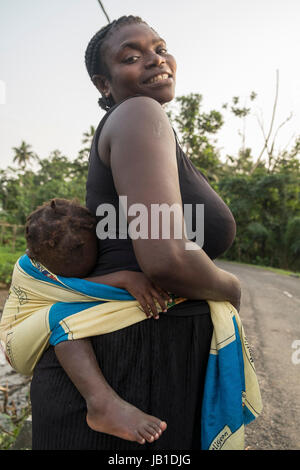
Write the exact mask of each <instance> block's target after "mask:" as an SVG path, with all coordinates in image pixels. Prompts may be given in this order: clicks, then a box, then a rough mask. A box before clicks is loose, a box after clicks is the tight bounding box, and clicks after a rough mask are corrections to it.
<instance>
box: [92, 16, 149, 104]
mask: <svg viewBox="0 0 300 470" xmlns="http://www.w3.org/2000/svg"><path fill="white" fill-rule="evenodd" d="M132 23H135V24H140V23H144V24H147V23H146V22H145V21H143V20H142V19H141V18H140V17H139V16H133V15H129V16H121V17H120V18H118V19H117V20H114V21H112V22H111V23H109V24H108V25H106V26H104V27H103V28H101V29H100V30H99V31H98V32H97V33H96V34H95V35H94V36H93V37H92V39H91V40H90V42H89V44H88V46H87V49H86V51H85V65H86V68H87V71H88V74H89V76H90V78H91V79H92V80H93V76H94V75H104V76H105V77H106V78H107V79H108V80H110V79H111V76H110V73H109V70H108V67H107V65H106V64H105V61H104V54H103V44H104V42H105V41H106V39H107V38H108V37H109V36H110V35H111V34H112V32H113V31H114V30H115V29H117V28H119V27H120V26H123V25H128V24H132ZM98 103H99V106H101V108H102V109H105V111H108V110H109V109H110V108H111V107H112V106H113V105H114V104H115V102H114V99H113V97H112V96H111V95H110V96H108V97H105V96H104V97H102V98H99V100H98Z"/></svg>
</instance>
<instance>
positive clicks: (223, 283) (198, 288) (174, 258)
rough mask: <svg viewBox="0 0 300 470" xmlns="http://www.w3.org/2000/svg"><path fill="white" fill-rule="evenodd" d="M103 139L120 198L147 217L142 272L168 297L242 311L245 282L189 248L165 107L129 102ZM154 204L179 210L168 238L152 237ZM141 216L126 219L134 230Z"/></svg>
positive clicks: (137, 246)
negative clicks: (133, 224) (213, 302)
mask: <svg viewBox="0 0 300 470" xmlns="http://www.w3.org/2000/svg"><path fill="white" fill-rule="evenodd" d="M129 116H130V118H129ZM103 134H104V135H105V137H104V138H105V139H106V141H107V144H108V146H109V149H110V159H109V164H110V167H111V170H112V174H113V178H114V183H115V187H116V190H117V192H118V194H119V196H127V208H128V209H129V208H131V210H133V209H134V208H136V209H138V207H137V206H134V204H142V206H140V207H143V208H144V214H148V216H147V218H146V219H144V227H143V230H144V238H137V239H132V243H133V248H134V252H135V255H136V258H137V261H138V263H139V265H140V267H141V269H142V271H143V272H144V273H145V274H146V276H148V277H149V278H150V279H151V280H152V281H153V282H154V283H155V284H157V285H159V286H160V287H161V288H162V289H164V290H166V291H168V292H173V293H174V294H177V295H179V296H182V297H186V298H189V299H207V300H208V299H209V300H228V301H230V302H231V303H233V305H234V306H237V305H238V303H239V299H240V282H239V280H238V279H237V278H236V276H234V275H233V274H231V273H229V272H227V271H224V270H222V269H219V268H218V267H217V266H216V265H215V264H214V262H213V261H212V260H211V259H210V258H209V257H208V256H207V255H206V253H205V252H204V251H203V250H202V249H201V248H200V247H198V246H197V249H196V250H190V249H189V250H187V249H186V243H187V242H188V240H187V239H186V238H185V236H184V233H185V232H184V230H183V227H184V217H183V212H182V200H181V193H180V186H179V179H178V169H177V160H176V144H175V137H174V133H173V130H172V127H171V125H170V122H169V120H168V118H167V115H166V113H165V111H164V110H163V108H162V106H161V105H160V104H159V103H157V102H156V101H155V100H153V99H151V98H147V97H136V98H132V99H130V100H126V101H124V102H123V103H122V104H121V105H119V106H118V108H117V109H116V110H115V111H114V113H112V115H111V116H110V117H109V119H108V120H107V121H106V123H105V126H104V128H103ZM154 204H156V205H157V204H158V205H161V204H166V206H165V207H168V208H170V207H172V205H173V204H175V205H176V206H177V207H179V208H180V214H179V217H177V219H176V221H175V222H174V220H173V218H172V217H171V219H170V222H171V224H170V234H171V236H170V237H169V238H168V239H165V238H163V237H162V233H161V232H160V233H159V236H158V238H153V236H151V235H152V233H153V232H152V231H154V230H155V229H157V227H156V226H155V222H154V220H153V217H151V209H152V208H153V207H155V206H154ZM156 207H157V206H156ZM137 215H140V213H138V212H137V213H135V212H134V211H133V212H132V213H131V214H130V213H129V214H127V221H128V223H129V225H130V223H131V222H132V221H133V219H134V218H135V217H136V216H137ZM175 225H176V226H177V228H178V226H180V228H181V230H182V233H183V236H182V237H181V238H175V237H174V227H175ZM145 233H146V234H147V237H145ZM189 243H191V242H189Z"/></svg>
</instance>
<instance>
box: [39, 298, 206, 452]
mask: <svg viewBox="0 0 300 470" xmlns="http://www.w3.org/2000/svg"><path fill="white" fill-rule="evenodd" d="M199 304H200V302H199ZM199 304H198V305H199ZM206 305H207V304H206ZM172 311H173V313H174V314H173V315H172ZM207 312H208V309H207V308H206V309H203V303H202V308H199V306H198V308H197V302H186V303H185V302H184V303H183V304H179V305H177V306H176V307H173V308H171V309H170V310H169V311H168V314H160V319H159V320H154V319H152V318H151V319H148V320H144V321H142V322H140V323H136V324H134V325H132V326H130V327H127V328H124V329H122V330H119V331H116V332H113V333H109V334H105V335H102V336H96V337H93V338H91V341H92V344H93V347H94V350H95V354H96V357H97V359H98V362H99V364H100V368H101V370H102V372H103V375H104V377H105V378H106V380H107V381H108V383H109V384H110V385H111V386H112V388H113V389H114V390H115V391H116V392H117V393H118V394H119V395H120V396H121V397H122V398H123V399H124V400H127V401H128V402H129V403H131V404H133V405H135V406H136V407H138V408H140V409H141V410H142V411H144V412H145V413H148V414H151V415H153V416H156V417H157V418H159V419H161V420H164V421H166V422H167V429H166V431H165V432H164V433H163V434H162V436H161V437H160V438H159V439H158V440H156V441H154V442H153V443H147V442H146V444H144V445H141V444H139V443H137V442H130V441H126V440H123V439H120V438H117V437H114V436H111V435H108V434H104V433H100V432H96V431H93V430H91V429H90V428H89V427H88V425H87V423H86V412H87V411H86V404H85V401H84V399H83V398H82V397H81V395H80V394H79V392H78V391H77V389H76V388H75V386H74V385H73V384H72V382H71V381H70V379H69V378H68V377H67V375H66V373H65V372H64V370H63V369H62V368H61V366H60V364H59V363H58V361H57V359H56V356H55V352H54V348H53V347H49V349H48V350H47V351H46V352H45V353H44V354H43V356H42V358H41V359H40V361H39V363H38V364H37V366H36V368H35V371H34V375H33V379H32V382H31V405H32V449H33V450H62V449H65V450H143V449H147V450H200V448H201V447H200V446H201V427H200V421H201V403H202V396H203V387H204V380H205V372H206V365H207V360H208V355H209V349H210V342H211V337H212V331H213V327H212V322H211V318H210V314H209V313H207Z"/></svg>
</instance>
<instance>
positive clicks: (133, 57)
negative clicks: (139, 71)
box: [124, 55, 139, 64]
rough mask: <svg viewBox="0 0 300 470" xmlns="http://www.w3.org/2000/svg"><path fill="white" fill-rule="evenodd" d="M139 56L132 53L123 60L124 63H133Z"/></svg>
mask: <svg viewBox="0 0 300 470" xmlns="http://www.w3.org/2000/svg"><path fill="white" fill-rule="evenodd" d="M138 58H139V56H137V55H134V56H131V57H128V58H127V59H125V60H124V62H125V63H126V64H134V63H135V62H136V61H137V60H138Z"/></svg>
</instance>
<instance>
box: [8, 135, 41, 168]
mask: <svg viewBox="0 0 300 470" xmlns="http://www.w3.org/2000/svg"><path fill="white" fill-rule="evenodd" d="M30 148H31V145H29V144H26V142H24V140H22V142H21V145H20V147H13V150H14V152H15V156H14V158H13V162H14V163H17V164H18V165H19V166H20V167H21V168H22V170H24V169H25V167H26V166H27V164H28V163H30V162H31V160H37V155H36V154H35V153H34V152H33V151H32V150H30Z"/></svg>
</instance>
